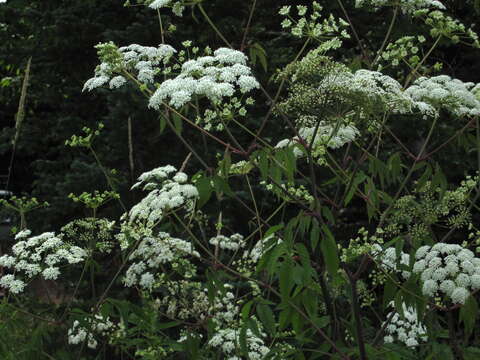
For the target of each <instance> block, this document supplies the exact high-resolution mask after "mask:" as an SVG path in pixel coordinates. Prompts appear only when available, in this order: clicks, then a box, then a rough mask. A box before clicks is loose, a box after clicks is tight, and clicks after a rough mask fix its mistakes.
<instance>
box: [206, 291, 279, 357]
mask: <svg viewBox="0 0 480 360" xmlns="http://www.w3.org/2000/svg"><path fill="white" fill-rule="evenodd" d="M224 287H225V289H226V290H227V291H226V292H225V293H224V294H223V295H222V296H218V297H216V298H215V300H214V304H213V305H212V306H211V308H210V313H211V314H212V316H213V317H212V320H213V322H214V323H215V325H216V331H215V335H214V336H213V337H212V338H211V339H210V341H209V342H208V345H210V346H212V347H217V348H220V349H221V350H222V351H223V353H224V354H225V355H226V359H228V360H240V357H238V356H236V352H238V349H239V348H240V340H239V339H240V326H239V325H240V324H239V321H238V317H239V312H240V308H239V306H238V304H237V301H236V300H235V295H234V294H233V293H232V292H231V291H229V290H230V289H232V288H233V286H231V285H229V284H225V285H224ZM259 325H260V324H259ZM260 331H261V330H260ZM246 333H247V336H246V343H247V349H248V357H249V358H250V359H252V360H253V359H255V360H260V359H263V358H264V357H265V356H266V355H267V353H268V352H269V351H270V350H269V349H268V348H267V347H266V346H265V343H264V341H263V340H262V339H261V338H259V337H258V336H255V335H254V334H253V333H252V332H251V331H250V330H249V329H247V332H246ZM261 335H262V336H266V335H265V334H263V333H262V334H261Z"/></svg>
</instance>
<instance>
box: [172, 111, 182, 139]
mask: <svg viewBox="0 0 480 360" xmlns="http://www.w3.org/2000/svg"><path fill="white" fill-rule="evenodd" d="M171 116H172V120H173V127H174V128H175V131H176V132H177V133H178V134H181V133H182V130H183V120H182V118H181V117H180V116H178V115H177V114H175V113H171Z"/></svg>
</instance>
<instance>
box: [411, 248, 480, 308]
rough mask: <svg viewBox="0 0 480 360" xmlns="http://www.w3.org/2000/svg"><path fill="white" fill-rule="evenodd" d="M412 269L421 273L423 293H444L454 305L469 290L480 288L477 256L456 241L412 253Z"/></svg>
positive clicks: (464, 298)
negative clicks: (413, 255) (413, 260)
mask: <svg viewBox="0 0 480 360" xmlns="http://www.w3.org/2000/svg"><path fill="white" fill-rule="evenodd" d="M415 259H416V261H415V264H414V265H413V272H414V273H415V274H421V275H420V277H421V280H422V282H423V287H422V292H423V294H424V295H426V296H435V295H436V294H438V293H443V294H445V295H446V296H447V297H449V298H450V299H451V300H452V302H453V303H454V304H465V301H466V300H467V299H468V297H469V296H470V290H472V291H475V290H478V289H480V259H479V258H477V257H475V255H474V253H473V252H472V251H470V250H468V249H465V248H463V247H462V246H460V245H456V244H445V243H437V244H435V245H433V246H428V245H425V246H422V247H420V248H419V249H418V250H417V252H416V253H415Z"/></svg>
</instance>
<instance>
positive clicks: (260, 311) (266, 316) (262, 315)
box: [257, 304, 276, 337]
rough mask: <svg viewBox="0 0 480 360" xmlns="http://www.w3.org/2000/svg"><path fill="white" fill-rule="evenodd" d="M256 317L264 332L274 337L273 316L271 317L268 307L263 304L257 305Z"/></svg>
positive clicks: (271, 312)
mask: <svg viewBox="0 0 480 360" xmlns="http://www.w3.org/2000/svg"><path fill="white" fill-rule="evenodd" d="M257 315H258V318H259V319H260V321H261V322H262V324H263V326H264V327H265V330H267V332H268V333H269V334H270V335H272V336H273V337H274V336H275V333H276V330H275V323H276V322H275V316H274V315H273V311H272V309H271V308H270V306H268V305H265V304H258V305H257Z"/></svg>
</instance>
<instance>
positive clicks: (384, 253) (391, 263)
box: [372, 244, 410, 280]
mask: <svg viewBox="0 0 480 360" xmlns="http://www.w3.org/2000/svg"><path fill="white" fill-rule="evenodd" d="M372 248H373V252H372V255H373V256H374V257H376V258H378V260H379V262H380V266H382V267H383V268H385V270H387V271H393V272H399V273H400V274H401V275H402V277H403V278H404V279H405V280H408V279H409V278H410V271H408V270H405V269H398V268H397V263H398V264H401V265H405V266H409V265H410V255H408V254H407V253H404V252H403V251H401V252H400V257H398V256H397V251H396V249H395V248H394V247H389V248H386V249H385V250H382V247H381V246H380V245H378V244H374V245H373V246H372Z"/></svg>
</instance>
